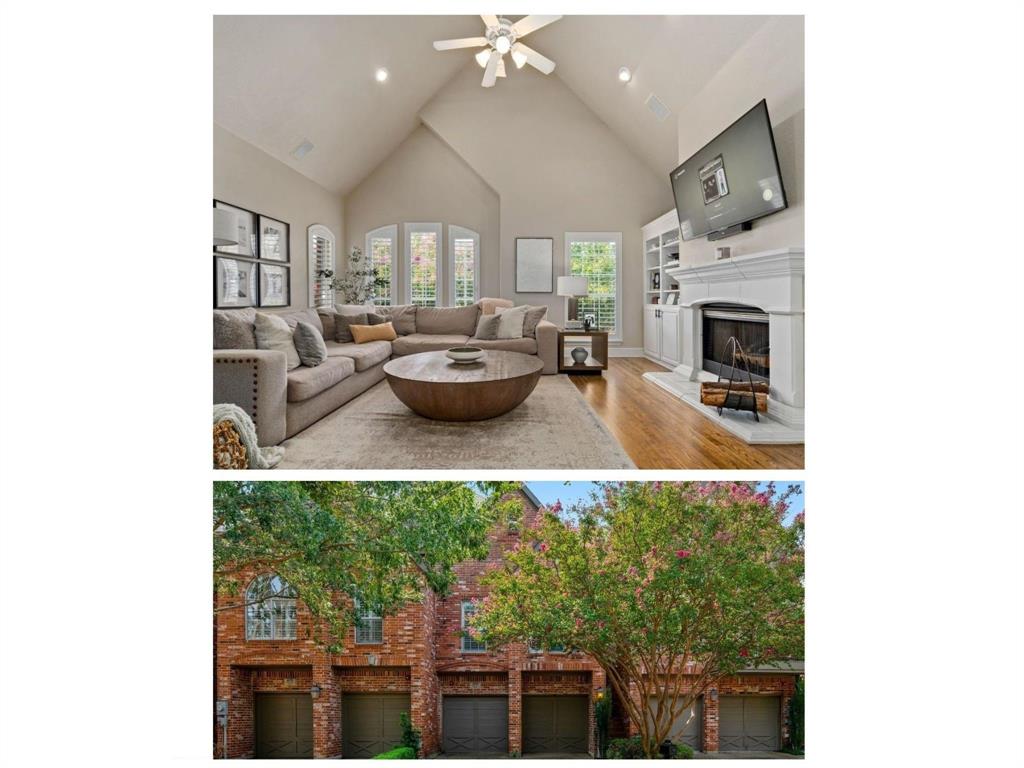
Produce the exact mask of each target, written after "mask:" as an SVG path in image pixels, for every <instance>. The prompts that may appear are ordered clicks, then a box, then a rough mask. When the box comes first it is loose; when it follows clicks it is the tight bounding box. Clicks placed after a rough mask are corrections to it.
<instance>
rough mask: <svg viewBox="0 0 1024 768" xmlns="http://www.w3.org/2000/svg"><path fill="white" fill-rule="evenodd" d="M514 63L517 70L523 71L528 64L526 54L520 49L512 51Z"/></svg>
mask: <svg viewBox="0 0 1024 768" xmlns="http://www.w3.org/2000/svg"><path fill="white" fill-rule="evenodd" d="M512 61H514V62H515V63H516V69H522V68H523V66H524V65H525V64H526V54H525V53H523V52H522V51H520V50H519V49H518V48H513V49H512Z"/></svg>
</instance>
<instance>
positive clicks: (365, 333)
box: [349, 323, 398, 344]
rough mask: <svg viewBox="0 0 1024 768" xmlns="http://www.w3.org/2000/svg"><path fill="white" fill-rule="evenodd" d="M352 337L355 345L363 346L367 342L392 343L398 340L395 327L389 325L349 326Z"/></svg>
mask: <svg viewBox="0 0 1024 768" xmlns="http://www.w3.org/2000/svg"><path fill="white" fill-rule="evenodd" d="M349 328H351V329H352V337H353V338H354V339H355V340H356V344H365V343H366V342H368V341H394V340H395V339H397V338H398V334H396V333H395V326H393V325H392V324H391V323H379V324H378V325H350V326H349Z"/></svg>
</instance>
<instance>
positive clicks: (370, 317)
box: [366, 312, 388, 325]
mask: <svg viewBox="0 0 1024 768" xmlns="http://www.w3.org/2000/svg"><path fill="white" fill-rule="evenodd" d="M387 321H388V319H387V318H386V317H384V315H378V314H377V313H376V312H367V313H366V324H367V325H383V324H384V323H386V322H387Z"/></svg>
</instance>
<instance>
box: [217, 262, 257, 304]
mask: <svg viewBox="0 0 1024 768" xmlns="http://www.w3.org/2000/svg"><path fill="white" fill-rule="evenodd" d="M256 272H257V269H256V262H254V261H245V260H243V259H233V258H230V257H228V256H216V257H214V260H213V306H214V308H215V309H227V308H229V307H255V306H256V281H257V277H256Z"/></svg>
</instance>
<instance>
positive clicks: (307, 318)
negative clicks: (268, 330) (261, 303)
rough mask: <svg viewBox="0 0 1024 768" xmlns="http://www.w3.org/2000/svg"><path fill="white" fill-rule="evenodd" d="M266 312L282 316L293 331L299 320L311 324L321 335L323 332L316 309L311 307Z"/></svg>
mask: <svg viewBox="0 0 1024 768" xmlns="http://www.w3.org/2000/svg"><path fill="white" fill-rule="evenodd" d="M267 314H273V315H277V316H278V317H280V318H282V319H283V320H284V321H285V322H286V323H288V327H289V328H291V329H292V330H293V331H294V330H295V326H296V325H298V323H299V321H300V320H301V321H302V322H304V323H309V324H310V325H312V326H313V327H314V328H316V329H317V330H318V331H320V333H321V335H322V334H323V332H324V326H323V324H322V323H321V322H320V315H318V314H317V312H316V310H315V309H313V308H312V307H305V308H304V309H288V310H285V311H283V312H268V313H267Z"/></svg>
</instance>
